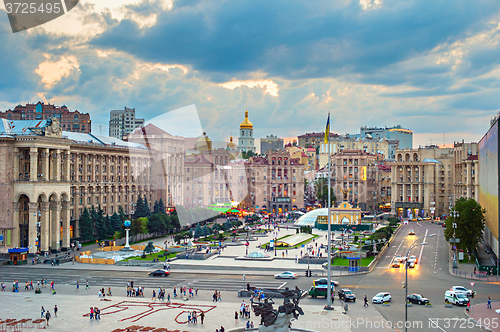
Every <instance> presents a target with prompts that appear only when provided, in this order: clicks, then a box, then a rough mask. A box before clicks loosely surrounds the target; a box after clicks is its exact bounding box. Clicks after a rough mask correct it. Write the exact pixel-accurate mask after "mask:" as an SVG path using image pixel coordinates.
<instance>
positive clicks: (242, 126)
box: [240, 110, 253, 129]
mask: <svg viewBox="0 0 500 332" xmlns="http://www.w3.org/2000/svg"><path fill="white" fill-rule="evenodd" d="M240 129H253V124H252V123H251V122H250V121H249V120H248V110H245V120H243V122H242V123H241V124H240Z"/></svg>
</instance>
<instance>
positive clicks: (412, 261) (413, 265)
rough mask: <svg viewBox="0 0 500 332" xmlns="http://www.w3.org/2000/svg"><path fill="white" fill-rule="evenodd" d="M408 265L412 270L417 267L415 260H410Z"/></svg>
mask: <svg viewBox="0 0 500 332" xmlns="http://www.w3.org/2000/svg"><path fill="white" fill-rule="evenodd" d="M407 264H408V267H409V268H411V269H412V268H414V267H415V261H414V260H413V259H409V260H408V263H407Z"/></svg>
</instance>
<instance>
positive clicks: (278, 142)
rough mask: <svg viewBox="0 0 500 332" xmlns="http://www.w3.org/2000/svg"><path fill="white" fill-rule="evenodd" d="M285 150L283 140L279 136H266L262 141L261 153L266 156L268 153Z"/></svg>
mask: <svg viewBox="0 0 500 332" xmlns="http://www.w3.org/2000/svg"><path fill="white" fill-rule="evenodd" d="M276 150H283V139H281V138H279V137H277V136H273V135H270V136H266V138H261V139H260V153H261V154H266V152H267V151H276Z"/></svg>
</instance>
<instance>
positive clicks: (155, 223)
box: [148, 213, 167, 234]
mask: <svg viewBox="0 0 500 332" xmlns="http://www.w3.org/2000/svg"><path fill="white" fill-rule="evenodd" d="M166 229H167V227H166V224H165V219H164V218H162V215H161V214H160V213H155V214H153V215H152V216H151V217H149V218H148V232H149V233H150V234H165V232H166Z"/></svg>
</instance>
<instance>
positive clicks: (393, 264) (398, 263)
mask: <svg viewBox="0 0 500 332" xmlns="http://www.w3.org/2000/svg"><path fill="white" fill-rule="evenodd" d="M391 266H392V267H396V268H399V267H400V266H401V262H400V261H399V259H394V260H393V261H392V264H391Z"/></svg>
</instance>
